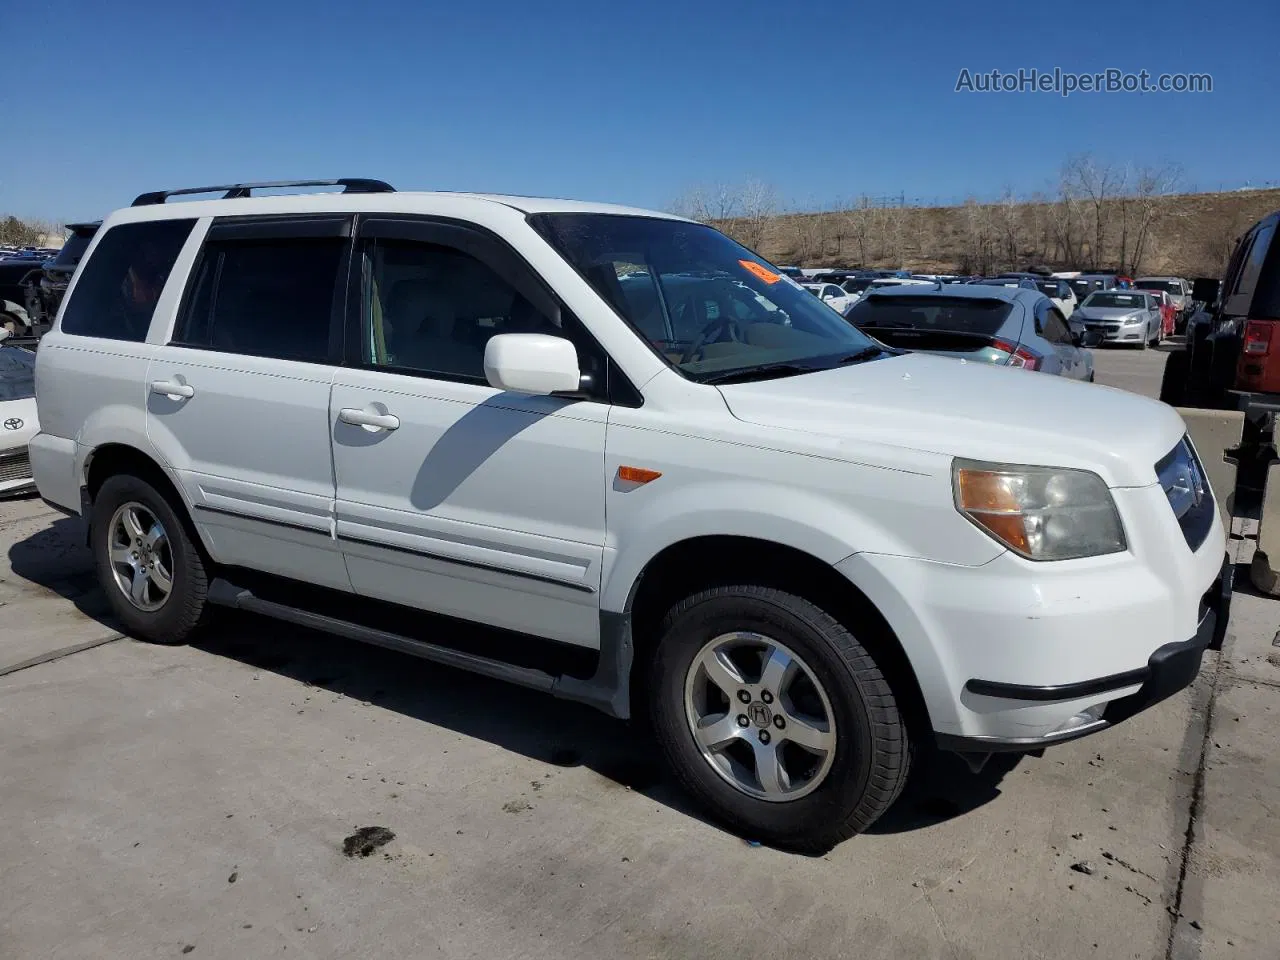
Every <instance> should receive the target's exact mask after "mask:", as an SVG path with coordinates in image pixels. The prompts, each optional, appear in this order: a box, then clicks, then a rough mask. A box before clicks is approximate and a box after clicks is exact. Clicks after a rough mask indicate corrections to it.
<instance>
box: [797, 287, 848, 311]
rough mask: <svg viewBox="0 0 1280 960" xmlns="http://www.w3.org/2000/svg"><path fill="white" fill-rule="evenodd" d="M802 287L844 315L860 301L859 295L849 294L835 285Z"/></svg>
mask: <svg viewBox="0 0 1280 960" xmlns="http://www.w3.org/2000/svg"><path fill="white" fill-rule="evenodd" d="M801 286H802V287H804V288H805V289H806V290H808V291H809V292H810V293H812V294H813V295H814V296H815V297H817V298H818V299H819V300H821V301H822V302H823V303H825V304H826V305H827V306H828V307H830V308H831V309H832V310H834V311H835V312H836V313H839V314H843V313H844V312H845V311H846V310H848V309H849V308H850V307H851V306H853V305H854V304H855V303H857V301H858V296H859V295H858V294H856V293H848V292H847V291H845V290H844V289H843V288H842V287H837V286H836V285H835V284H834V283H802V284H801Z"/></svg>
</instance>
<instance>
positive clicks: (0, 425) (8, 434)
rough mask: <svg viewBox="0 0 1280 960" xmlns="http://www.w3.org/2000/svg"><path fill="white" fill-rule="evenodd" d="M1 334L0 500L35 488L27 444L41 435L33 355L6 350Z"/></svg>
mask: <svg viewBox="0 0 1280 960" xmlns="http://www.w3.org/2000/svg"><path fill="white" fill-rule="evenodd" d="M5 339H7V338H5V337H4V335H3V334H0V497H5V496H12V495H13V494H16V493H26V492H28V491H30V490H32V489H34V488H35V481H34V480H32V479H31V457H30V455H29V454H28V452H27V444H28V443H29V442H30V441H31V438H32V437H34V436H35V435H36V434H37V433H39V432H40V423H39V420H38V418H37V417H36V382H35V370H36V356H35V354H34V353H32V352H31V351H30V350H23V349H21V348H19V347H7V346H5V345H4V340H5Z"/></svg>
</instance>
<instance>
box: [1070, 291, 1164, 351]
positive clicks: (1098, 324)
mask: <svg viewBox="0 0 1280 960" xmlns="http://www.w3.org/2000/svg"><path fill="white" fill-rule="evenodd" d="M1071 323H1072V326H1073V327H1074V328H1075V329H1076V330H1078V331H1091V330H1092V331H1097V332H1099V333H1101V334H1102V336H1103V338H1104V339H1105V341H1106V342H1107V343H1126V344H1129V345H1131V346H1135V347H1141V348H1142V349H1143V350H1145V349H1147V347H1149V346H1155V345H1156V344H1158V343H1159V342H1160V341H1161V340H1162V339H1164V333H1163V323H1164V321H1163V318H1162V317H1161V316H1160V306H1159V304H1157V303H1156V300H1155V297H1153V296H1152V295H1151V294H1149V293H1142V292H1141V291H1138V290H1116V289H1113V290H1098V291H1095V292H1094V293H1091V294H1089V296H1087V297H1085V298H1084V302H1083V303H1081V304H1080V306H1079V307H1077V308H1076V312H1075V314H1074V315H1073V316H1072V318H1071Z"/></svg>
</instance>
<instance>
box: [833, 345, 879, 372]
mask: <svg viewBox="0 0 1280 960" xmlns="http://www.w3.org/2000/svg"><path fill="white" fill-rule="evenodd" d="M890 352H891V351H890V350H888V349H887V348H885V347H876V346H871V347H863V348H862V349H861V350H858V351H857V352H855V353H851V354H849V355H848V356H847V357H841V358H840V359H839V360H837V361H836V365H837V366H841V367H843V366H844V365H845V364H846V363H861V362H862V361H863V360H870V359H871V358H872V357H878V356H880V354H882V353H890Z"/></svg>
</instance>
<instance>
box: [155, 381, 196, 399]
mask: <svg viewBox="0 0 1280 960" xmlns="http://www.w3.org/2000/svg"><path fill="white" fill-rule="evenodd" d="M151 392H152V393H158V394H160V395H161V396H162V397H168V398H169V399H171V400H177V399H178V398H179V397H186V398H190V397H194V396H195V395H196V388H195V387H192V386H189V385H188V384H185V383H178V382H177V381H176V380H153V381H151Z"/></svg>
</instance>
